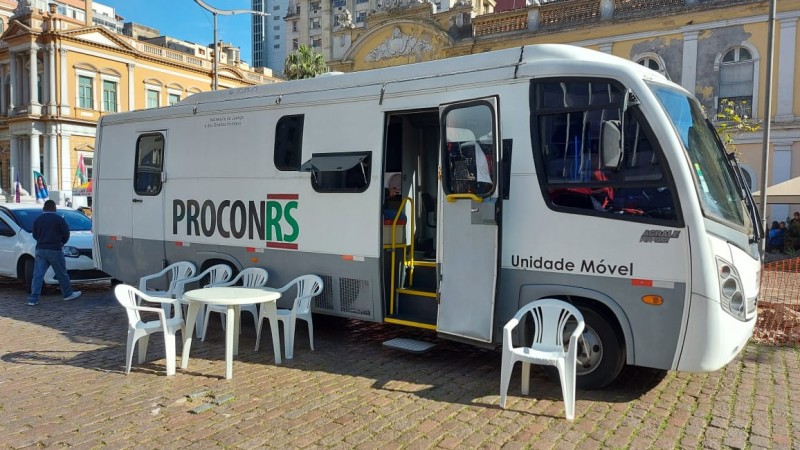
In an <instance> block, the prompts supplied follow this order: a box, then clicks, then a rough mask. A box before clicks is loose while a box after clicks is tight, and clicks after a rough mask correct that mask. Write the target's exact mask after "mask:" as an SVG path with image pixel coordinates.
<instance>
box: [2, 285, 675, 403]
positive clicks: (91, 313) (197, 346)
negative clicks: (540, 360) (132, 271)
mask: <svg viewBox="0 0 800 450" xmlns="http://www.w3.org/2000/svg"><path fill="white" fill-rule="evenodd" d="M2 284H3V286H0V288H5V287H8V288H9V289H16V293H14V294H6V295H5V297H6V299H5V301H3V302H0V317H8V318H11V319H14V320H18V321H21V322H27V323H30V324H34V325H39V326H42V327H48V328H52V329H56V330H58V331H59V332H60V333H61V334H62V335H63V336H64V337H65V338H66V339H67V340H68V342H69V344H68V345H65V347H69V349H60V348H51V349H46V350H41V349H40V350H31V349H26V350H20V349H19V347H20V346H19V345H16V347H17V348H16V349H15V350H16V351H12V352H10V353H6V354H4V355H3V356H2V357H1V358H0V359H2V360H3V361H5V362H8V363H13V364H28V365H71V366H75V367H80V368H83V369H89V370H95V371H100V372H108V373H116V374H124V364H125V361H124V360H125V340H126V329H127V319H126V315H125V312H124V310H123V309H122V307H120V306H119V305H118V304H117V302H116V300H115V299H114V297H113V291H112V289H111V288H110V285H109V284H108V283H104V284H94V285H80V286H77V285H76V288H77V289H80V290H82V291H83V292H84V294H83V297H82V298H80V299H78V300H75V301H71V302H63V301H62V300H61V298H60V295H59V294H57V293H56V294H54V295H48V296H43V297H42V301H41V302H40V304H39V305H37V306H36V307H29V306H27V305H26V304H25V298H26V297H25V295H24V293H23V292H22V289H21V288H20V287H19V286H16V287H15V286H13V285H10V286H5V285H6V284H9V283H7V282H3V283H2ZM9 297H13V299H9ZM17 298H18V300H17ZM242 326H243V332H242V335H241V337H240V345H239V355H238V356H236V357H235V358H234V366H237V365H239V364H242V363H249V364H253V365H254V366H255V368H256V369H257V365H264V364H266V365H271V364H272V354H271V349H272V345H271V342H270V333H269V330H268V324H267V323H266V322H265V325H264V327H265V328H264V329H263V330H262V342H261V350H260V351H259V352H255V351H253V347H254V345H255V329H254V326H253V321H252V319H251V318H250V317H249V315H244V316H243V319H242ZM314 335H315V342H314V344H315V349H316V350H315V351H311V350H310V348H309V343H308V331H307V328H306V326H305V322H302V321H300V322H298V328H297V330H296V336H295V350H294V352H295V357H294V359H292V360H286V359H284V363H283V364H282V365H281V366H279V368H286V369H294V370H301V371H309V372H327V373H331V374H336V375H344V376H350V377H363V378H366V379H370V380H374V381H373V383H372V387H373V388H374V389H381V390H385V391H392V392H397V393H401V394H406V395H414V396H419V397H423V398H428V399H431V400H435V401H442V402H450V403H461V404H466V405H481V406H487V407H493V408H497V405H496V399H497V395H498V394H499V388H500V360H501V355H500V352H499V351H495V350H489V349H482V348H477V347H474V346H470V345H467V344H462V343H458V342H453V341H448V340H444V339H439V338H437V337H436V335H435V333H433V332H429V331H424V330H416V329H409V328H406V327H400V326H396V325H391V324H377V323H370V322H363V321H358V320H350V319H343V318H338V317H330V316H323V315H315V316H314ZM282 336H283V334H282V333H281V337H282ZM395 337H405V338H413V339H418V340H423V341H428V342H434V343H436V346H435V347H434V348H433V349H432V350H430V351H429V352H427V353H424V354H410V353H404V352H400V351H397V350H392V349H388V348H386V347H384V346H383V342H384V341H386V340H389V339H392V338H395ZM282 343H283V342H282ZM163 345H164V341H163V339H161V337H160V335H155V336H154V337H153V338H151V339H150V345H149V348H148V361H147V362H146V363H144V364H142V365H138V364H136V362H135V359H134V365H133V367H132V369H131V370H132V371H136V372H147V373H153V374H155V375H160V376H164V360H163V359H164V350H163ZM37 347H40V346H36V345H31V346H30V347H29V348H37ZM282 348H283V347H282ZM134 358H135V357H134ZM178 358H179V360H180V347H179V348H178ZM191 358H192V361H190V366H189V368H188V369H187V370H182V369H180V368H179V369H178V374H177V377H186V376H196V377H203V378H208V379H213V380H217V379H220V378H221V374H223V373H224V364H225V363H224V360H225V345H224V334H223V332H222V330H221V327H220V321H219V319H218V318H217V317H212V320H211V322H210V324H209V333H208V337H207V340H206V342H202V341H200V340H199V339H194V340H193V343H192V353H191ZM209 360H210V361H211V362H212V363H213V367H211V368H209V367H208V364H207V362H208V361H209ZM178 364H180V361H179V362H178ZM206 369H208V370H206ZM234 370H235V371H236V369H234ZM664 374H665V372H663V371H655V370H649V369H643V368H628V369H626V370H625V371H624V372H623V374H622V375H621V376H620V378H619V379H618V380H617V381H616V382H615V383H614V384H612V385H611V386H609V387H607V388H606V389H603V390H599V391H579V392H578V398H579V399H591V400H597V401H604V402H629V401H631V400H634V399H636V398H638V397H640V396H642V395H643V394H645V393H646V392H648V391H649V390H651V389H652V388H653V387H655V386H656V385H658V383H659V382H660V381H661V380H662V379H663V378H664ZM519 376H520V370H519V368H518V367H517V368H516V369H515V371H514V375H513V376H512V379H511V388H510V389H509V395H511V396H519V395H520V378H519ZM532 377H533V379H532V380H531V392H530V395H529V397H530V398H532V399H536V400H552V401H554V402H560V401H561V400H562V397H561V388H560V385H559V384H558V383H557V382H554V381H551V380H550V379H549V378H548V376H547V375H546V374H545V372H544V371H543V370H541V369H540V368H538V367H536V366H534V370H533V371H532Z"/></svg>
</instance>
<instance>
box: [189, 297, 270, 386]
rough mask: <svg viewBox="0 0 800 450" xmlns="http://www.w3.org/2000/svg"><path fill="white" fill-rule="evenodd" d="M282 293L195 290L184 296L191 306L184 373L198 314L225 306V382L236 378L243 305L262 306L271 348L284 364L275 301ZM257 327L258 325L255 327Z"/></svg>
mask: <svg viewBox="0 0 800 450" xmlns="http://www.w3.org/2000/svg"><path fill="white" fill-rule="evenodd" d="M280 296H281V293H280V292H278V291H276V290H274V289H270V288H262V287H259V288H250V287H234V286H230V287H211V288H204V289H195V290H191V291H188V292H186V293H184V294H183V298H184V299H185V300H186V301H188V302H189V311H188V312H187V313H186V330H187V332H188V333H189V334H188V335H187V337H186V340H185V341H184V343H183V353H182V354H181V369H186V368H187V367H188V366H189V350H190V348H191V346H192V331H191V330H192V329H193V327H194V325H195V322H196V321H197V314H198V313H199V312H200V307H201V306H203V305H223V306H226V307H227V314H225V320H226V326H225V378H227V379H231V378H232V377H233V355H238V354H239V310H240V309H241V305H245V304H248V303H259V304H261V308H266V309H265V311H266V316H267V318H269V328H270V330H271V331H272V348H273V351H274V352H275V364H280V363H281V345H280V341H279V340H278V339H279V338H278V316H277V309H278V308H277V305H276V301H277V300H278V299H279V298H280ZM256 325H258V324H256Z"/></svg>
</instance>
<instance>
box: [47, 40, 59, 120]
mask: <svg viewBox="0 0 800 450" xmlns="http://www.w3.org/2000/svg"><path fill="white" fill-rule="evenodd" d="M47 92H48V94H47V113H48V114H50V115H52V116H56V115H58V112H57V111H56V44H50V46H49V47H48V48H47Z"/></svg>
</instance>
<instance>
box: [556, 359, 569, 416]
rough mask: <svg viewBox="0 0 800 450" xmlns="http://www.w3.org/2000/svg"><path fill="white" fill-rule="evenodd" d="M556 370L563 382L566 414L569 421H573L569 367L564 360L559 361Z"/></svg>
mask: <svg viewBox="0 0 800 450" xmlns="http://www.w3.org/2000/svg"><path fill="white" fill-rule="evenodd" d="M556 368H558V378H559V381H561V396H562V397H563V398H564V413H565V415H566V417H567V419H569V420H572V417H570V416H571V413H572V411H570V409H572V408H570V405H569V398H570V394H569V386H568V383H569V382H568V379H569V378H568V375H567V367H566V364H564V360H563V359H562V360H559V361H558V362H557V363H556Z"/></svg>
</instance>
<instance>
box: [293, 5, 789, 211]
mask: <svg viewBox="0 0 800 450" xmlns="http://www.w3.org/2000/svg"><path fill="white" fill-rule="evenodd" d="M294 1H298V0H294ZM332 1H336V0H332ZM401 1H402V0H401ZM520 3H521V2H517V3H516V5H517V6H520ZM527 3H529V4H530V5H525V6H522V7H518V8H517V9H512V10H508V11H503V12H497V13H489V14H484V13H485V12H488V11H489V8H488V5H473V4H471V3H469V2H468V1H466V2H460V3H457V4H455V5H453V6H452V7H451V8H449V9H448V10H447V11H441V12H437V9H436V8H435V7H434V5H432V4H431V3H425V2H417V1H414V0H410V1H407V2H406V3H404V4H402V5H399V6H396V7H394V8H391V9H388V10H387V9H380V10H375V11H370V14H368V15H367V16H366V17H365V19H364V26H347V27H344V26H339V27H336V26H333V31H332V33H331V35H330V37H329V38H327V39H329V41H326V38H325V37H324V36H323V37H321V38H320V39H322V43H323V47H324V45H330V46H331V58H329V59H328V65H329V66H330V68H331V70H336V71H345V72H346V71H359V70H367V69H373V68H378V67H386V66H393V65H399V64H407V63H412V62H420V61H429V60H433V59H439V58H446V57H452V56H459V55H464V54H471V53H480V52H485V51H490V50H496V49H501V48H510V47H517V46H522V45H529V44H537V43H563V44H572V45H577V46H581V47H587V48H591V49H595V50H598V51H601V52H605V53H609V54H613V55H616V56H620V57H622V58H626V59H629V60H632V61H636V62H639V63H640V64H643V65H645V66H647V67H650V68H651V69H653V70H656V71H659V72H661V73H663V74H664V75H666V76H667V77H669V78H670V79H671V80H672V81H673V82H675V83H677V84H680V85H682V86H684V87H685V88H686V89H687V90H689V91H691V92H694V93H695V95H696V96H697V97H698V98H699V99H700V101H701V103H702V104H703V106H704V107H705V109H706V111H707V114H708V116H709V118H711V119H712V120H717V114H718V113H719V112H720V110H721V108H720V106H721V105H722V104H724V103H726V102H731V103H732V104H733V105H734V107H735V109H736V111H737V112H738V113H739V114H740V115H742V116H747V117H750V118H752V119H753V120H754V121H756V122H758V121H761V122H763V120H764V118H765V117H766V112H765V107H766V106H765V97H766V88H767V83H766V77H767V54H768V52H769V48H768V34H769V32H768V30H769V24H770V20H769V2H765V1H756V0H539V1H528V2H527ZM325 4H326V3H325V2H323V5H322V7H321V8H322V9H321V10H320V12H319V13H320V14H322V15H323V16H325V15H329V12H328V11H327V10H326V9H325V8H326V6H325ZM511 4H512V5H514V3H511ZM301 10H302V8H301V9H300V11H301ZM311 13H312V14H313V10H312V11H311ZM298 16H300V19H299V20H298V22H299V25H298V27H299V28H302V27H303V26H304V25H305V23H307V20H304V19H303V16H302V14H300V13H299V12H298ZM286 20H287V23H291V22H292V21H293V20H294V19H293V18H292V17H287V18H286ZM798 20H800V0H781V1H779V2H777V11H776V20H775V22H774V23H775V33H774V36H775V39H774V41H775V43H774V64H773V71H772V73H773V77H772V92H773V95H772V114H771V116H772V121H771V143H770V152H769V155H770V158H769V162H768V172H767V173H768V185H773V184H777V183H780V182H782V181H785V180H788V179H790V178H794V177H798V176H800V58H798V57H797V54H798V50H800V36H798V33H797V25H798ZM304 33H305V30H302V31H301V34H304ZM326 43H327V44H326ZM762 139H763V131H756V132H750V133H742V134H738V135H736V136H735V140H736V152H737V154H738V156H739V158H740V159H741V160H742V161H743V162H744V164H745V170H746V172H747V174H746V175H747V178H748V181H749V183H750V187H751V190H753V191H756V190H759V188H760V186H761V174H762V163H761V160H762V154H763V152H762V146H763V145H762ZM788 214H789V206H781V205H778V206H772V207H771V209H770V211H768V212H767V215H768V216H769V217H770V220H784V219H785V218H786V217H787V215H788Z"/></svg>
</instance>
